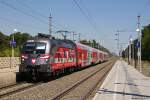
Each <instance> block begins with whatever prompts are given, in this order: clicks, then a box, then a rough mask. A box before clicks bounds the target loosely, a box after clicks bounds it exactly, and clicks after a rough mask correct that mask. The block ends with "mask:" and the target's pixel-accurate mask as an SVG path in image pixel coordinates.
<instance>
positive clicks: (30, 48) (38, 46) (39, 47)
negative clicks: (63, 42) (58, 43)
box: [22, 42, 46, 54]
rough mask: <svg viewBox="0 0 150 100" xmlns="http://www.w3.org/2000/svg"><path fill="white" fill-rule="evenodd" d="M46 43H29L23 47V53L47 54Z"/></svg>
mask: <svg viewBox="0 0 150 100" xmlns="http://www.w3.org/2000/svg"><path fill="white" fill-rule="evenodd" d="M45 49H46V43H43V42H27V43H25V44H24V45H23V49H22V52H23V53H25V54H45Z"/></svg>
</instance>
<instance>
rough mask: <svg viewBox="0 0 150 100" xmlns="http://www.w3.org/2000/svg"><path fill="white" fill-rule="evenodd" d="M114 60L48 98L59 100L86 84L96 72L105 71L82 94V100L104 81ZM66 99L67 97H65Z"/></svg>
mask: <svg viewBox="0 0 150 100" xmlns="http://www.w3.org/2000/svg"><path fill="white" fill-rule="evenodd" d="M113 64H114V63H113V62H110V63H108V64H107V65H105V66H103V67H101V68H100V69H98V70H96V71H94V72H92V73H91V74H89V75H88V76H87V77H85V78H83V79H81V80H79V81H77V82H76V83H74V84H73V85H71V86H70V87H68V88H67V89H65V90H63V91H62V92H60V93H58V94H57V95H55V96H53V97H52V98H50V99H48V100H59V99H63V98H64V97H66V96H67V95H69V94H70V93H71V92H72V91H74V90H75V89H76V88H78V87H80V86H81V85H82V84H84V83H85V82H86V81H87V80H89V79H90V78H92V77H93V76H95V75H96V74H98V73H100V72H103V71H105V72H104V73H103V75H101V77H100V78H99V79H98V81H97V82H96V83H95V84H94V85H93V86H92V87H91V88H90V89H89V90H88V91H86V93H85V94H84V95H82V97H80V98H81V100H85V99H86V98H87V97H88V96H89V95H90V94H91V92H92V91H93V90H94V89H95V87H96V86H97V85H98V83H99V82H100V81H102V80H103V79H104V78H105V76H106V75H107V74H108V72H109V71H110V69H111V68H112V67H111V66H112V65H113ZM64 100H65V99H64Z"/></svg>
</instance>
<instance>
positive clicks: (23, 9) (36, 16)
mask: <svg viewBox="0 0 150 100" xmlns="http://www.w3.org/2000/svg"><path fill="white" fill-rule="evenodd" d="M16 1H17V2H18V4H20V5H21V9H18V8H17V7H16V6H14V5H12V4H10V3H8V2H6V1H4V0H2V1H0V3H1V4H3V5H5V6H7V7H9V8H11V9H13V10H15V11H17V12H19V13H21V14H24V15H26V16H29V17H32V18H33V19H34V20H36V21H38V22H41V23H43V24H48V21H45V20H43V19H48V17H47V16H46V15H44V14H42V13H40V12H39V11H37V10H35V9H33V8H32V7H30V6H29V5H27V4H23V3H22V2H21V1H19V0H16ZM27 9H28V10H27ZM29 12H30V13H29ZM39 16H40V17H39ZM53 24H54V25H55V26H58V27H61V28H63V29H65V27H64V26H63V25H61V24H59V23H56V22H54V21H53Z"/></svg>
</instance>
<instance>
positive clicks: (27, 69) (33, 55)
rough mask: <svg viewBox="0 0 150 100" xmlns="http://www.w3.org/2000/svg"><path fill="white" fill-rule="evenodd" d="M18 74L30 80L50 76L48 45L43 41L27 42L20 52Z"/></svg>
mask: <svg viewBox="0 0 150 100" xmlns="http://www.w3.org/2000/svg"><path fill="white" fill-rule="evenodd" d="M19 72H20V73H24V74H25V75H28V76H31V77H32V78H37V77H39V76H43V75H44V76H45V75H46V76H50V74H51V67H50V43H49V42H48V41H44V40H38V41H34V40H32V41H31V40H30V41H27V42H26V43H25V44H24V45H23V48H22V51H21V66H20V68H19Z"/></svg>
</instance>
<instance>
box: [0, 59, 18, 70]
mask: <svg viewBox="0 0 150 100" xmlns="http://www.w3.org/2000/svg"><path fill="white" fill-rule="evenodd" d="M19 64H20V58H19V57H12V58H11V57H0V69H2V68H12V67H16V66H17V65H19Z"/></svg>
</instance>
